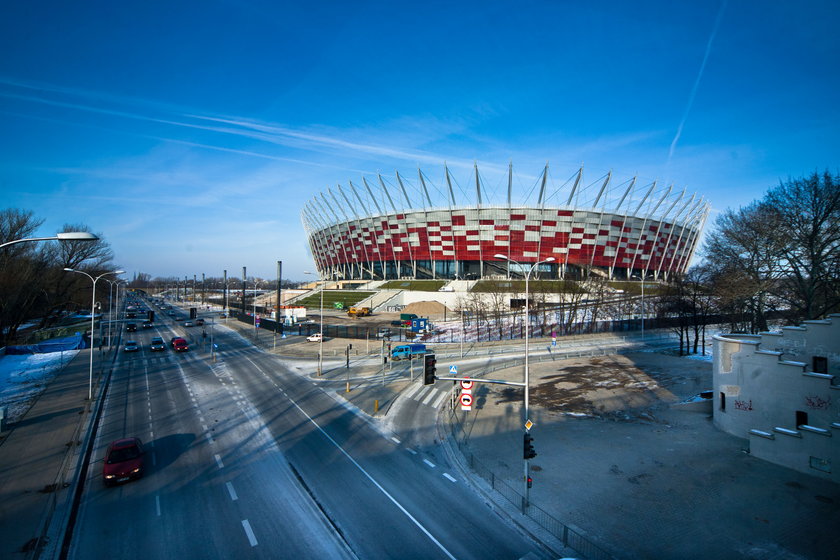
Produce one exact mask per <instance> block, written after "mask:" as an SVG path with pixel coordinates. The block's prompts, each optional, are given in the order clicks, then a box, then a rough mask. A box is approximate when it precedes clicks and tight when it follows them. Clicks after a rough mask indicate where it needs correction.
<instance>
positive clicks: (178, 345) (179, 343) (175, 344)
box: [172, 338, 190, 352]
mask: <svg viewBox="0 0 840 560" xmlns="http://www.w3.org/2000/svg"><path fill="white" fill-rule="evenodd" d="M172 348H174V349H175V351H176V352H186V351H188V350H189V349H190V346H189V344H187V341H186V340H184V339H183V338H176V339H175V340H173V341H172Z"/></svg>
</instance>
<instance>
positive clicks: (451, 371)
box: [449, 366, 458, 375]
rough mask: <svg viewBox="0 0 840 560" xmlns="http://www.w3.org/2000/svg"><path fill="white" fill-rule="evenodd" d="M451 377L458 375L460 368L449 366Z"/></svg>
mask: <svg viewBox="0 0 840 560" xmlns="http://www.w3.org/2000/svg"><path fill="white" fill-rule="evenodd" d="M449 375H458V366H449Z"/></svg>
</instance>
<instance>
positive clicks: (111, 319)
mask: <svg viewBox="0 0 840 560" xmlns="http://www.w3.org/2000/svg"><path fill="white" fill-rule="evenodd" d="M103 280H105V281H106V282H108V348H110V347H111V340H112V339H111V324H112V323H113V322H114V306H113V304H112V299H113V293H114V284H118V283H119V280H108V279H107V278H103ZM119 295H120V293H119V289H117V297H119Z"/></svg>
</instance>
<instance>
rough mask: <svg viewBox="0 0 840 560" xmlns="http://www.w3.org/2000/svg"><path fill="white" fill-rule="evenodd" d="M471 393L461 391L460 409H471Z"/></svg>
mask: <svg viewBox="0 0 840 560" xmlns="http://www.w3.org/2000/svg"><path fill="white" fill-rule="evenodd" d="M472 401H473V396H472V393H461V410H472Z"/></svg>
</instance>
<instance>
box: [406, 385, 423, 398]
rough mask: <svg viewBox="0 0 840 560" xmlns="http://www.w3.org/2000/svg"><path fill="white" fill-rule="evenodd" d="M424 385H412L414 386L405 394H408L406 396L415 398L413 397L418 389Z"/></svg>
mask: <svg viewBox="0 0 840 560" xmlns="http://www.w3.org/2000/svg"><path fill="white" fill-rule="evenodd" d="M423 387H424V386H423V385H415V386H414V387H412V388H411V390H409V391H408V392H407V393H406V394H405V396H406V397H408V398H409V399H413V398H414V394H415V393H416V392H417V391H419V390H421V389H422V388H423Z"/></svg>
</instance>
